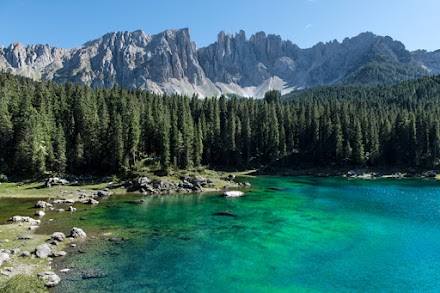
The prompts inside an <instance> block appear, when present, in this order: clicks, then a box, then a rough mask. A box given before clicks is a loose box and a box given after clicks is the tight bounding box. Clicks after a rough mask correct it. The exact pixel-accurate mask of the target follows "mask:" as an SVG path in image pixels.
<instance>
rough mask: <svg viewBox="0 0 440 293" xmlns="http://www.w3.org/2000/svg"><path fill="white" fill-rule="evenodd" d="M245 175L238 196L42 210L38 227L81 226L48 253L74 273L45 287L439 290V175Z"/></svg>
mask: <svg viewBox="0 0 440 293" xmlns="http://www.w3.org/2000/svg"><path fill="white" fill-rule="evenodd" d="M246 180H248V179H246ZM249 181H250V182H251V183H252V188H250V189H248V190H246V196H245V197H242V198H235V199H226V198H222V197H219V196H218V195H219V194H211V195H179V196H165V197H139V196H138V197H134V196H127V195H126V196H112V197H111V198H109V199H107V200H104V201H101V204H100V205H98V206H96V207H90V206H82V205H76V206H77V207H78V210H79V211H78V212H77V213H75V214H67V213H64V214H53V217H52V215H51V217H52V218H54V221H53V222H46V223H45V224H44V225H43V226H42V228H41V229H42V231H41V232H45V231H46V232H53V231H57V230H59V231H62V232H65V233H68V232H69V231H70V228H71V227H72V226H77V227H81V228H83V229H84V230H85V231H86V232H87V233H88V239H87V241H85V242H80V243H78V247H76V248H69V249H67V251H68V253H69V254H68V256H67V257H65V258H62V259H57V260H55V261H54V263H53V267H54V269H55V270H56V271H58V270H60V269H64V268H71V271H70V272H69V273H67V274H61V273H60V276H61V277H62V279H63V281H62V282H61V284H60V285H59V286H58V287H56V288H55V289H52V292H150V291H151V292H301V291H305V292H341V291H342V292H348V291H349V292H377V291H424V292H426V291H437V292H438V291H440V182H438V181H435V180H427V179H403V180H398V179H377V180H349V179H344V178H311V177H258V178H253V179H249ZM140 198H142V199H144V200H145V202H144V203H142V204H130V203H126V201H127V200H133V199H140ZM219 212H227V213H229V214H227V215H225V214H223V215H214V214H215V213H219ZM80 218H81V219H80ZM112 237H120V238H123V240H120V239H116V240H117V241H109V239H110V238H112Z"/></svg>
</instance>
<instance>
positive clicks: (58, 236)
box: [51, 232, 66, 241]
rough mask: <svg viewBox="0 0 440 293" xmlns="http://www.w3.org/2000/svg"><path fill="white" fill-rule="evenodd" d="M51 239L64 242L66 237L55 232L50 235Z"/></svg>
mask: <svg viewBox="0 0 440 293" xmlns="http://www.w3.org/2000/svg"><path fill="white" fill-rule="evenodd" d="M51 239H52V240H56V241H64V239H66V235H64V233H62V232H55V233H53V234H52V236H51Z"/></svg>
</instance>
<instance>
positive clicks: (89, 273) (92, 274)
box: [81, 269, 107, 279]
mask: <svg viewBox="0 0 440 293" xmlns="http://www.w3.org/2000/svg"><path fill="white" fill-rule="evenodd" d="M81 276H82V278H83V279H95V278H105V277H107V273H105V272H104V271H101V270H100V269H90V270H86V271H83V272H82V273H81Z"/></svg>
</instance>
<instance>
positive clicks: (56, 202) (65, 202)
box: [53, 199, 75, 204]
mask: <svg viewBox="0 0 440 293" xmlns="http://www.w3.org/2000/svg"><path fill="white" fill-rule="evenodd" d="M53 203H55V204H74V203H75V201H74V200H73V199H56V200H54V201H53Z"/></svg>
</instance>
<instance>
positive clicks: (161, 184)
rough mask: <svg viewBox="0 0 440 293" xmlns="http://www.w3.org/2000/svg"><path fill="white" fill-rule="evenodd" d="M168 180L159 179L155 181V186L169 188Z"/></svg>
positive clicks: (160, 188)
mask: <svg viewBox="0 0 440 293" xmlns="http://www.w3.org/2000/svg"><path fill="white" fill-rule="evenodd" d="M167 185H168V184H167V182H165V181H164V180H159V181H156V182H154V184H153V187H154V188H156V189H159V190H165V189H166V188H167Z"/></svg>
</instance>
